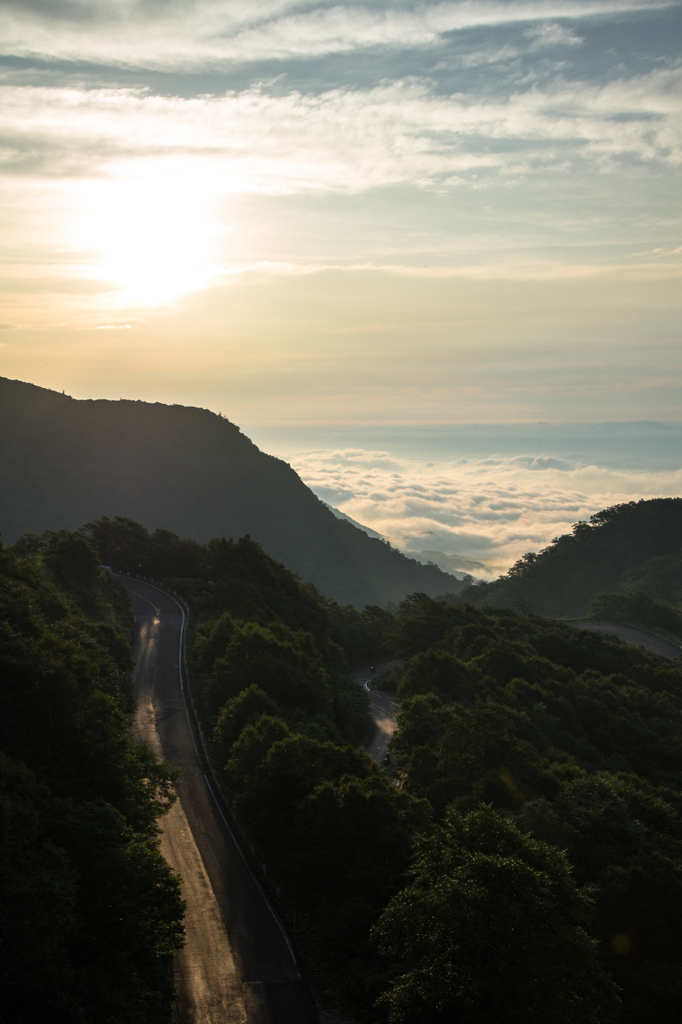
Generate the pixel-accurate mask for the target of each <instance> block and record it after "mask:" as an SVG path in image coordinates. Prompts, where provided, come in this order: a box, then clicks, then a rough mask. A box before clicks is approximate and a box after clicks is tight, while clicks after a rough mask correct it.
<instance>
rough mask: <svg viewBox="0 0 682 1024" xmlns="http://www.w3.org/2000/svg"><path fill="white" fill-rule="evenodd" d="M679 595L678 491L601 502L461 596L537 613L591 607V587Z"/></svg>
mask: <svg viewBox="0 0 682 1024" xmlns="http://www.w3.org/2000/svg"><path fill="white" fill-rule="evenodd" d="M607 592H609V593H612V594H628V593H630V594H634V593H636V594H640V595H644V596H645V597H647V598H649V599H651V600H654V601H665V602H667V603H668V604H672V605H675V604H679V603H680V602H682V498H652V499H650V500H642V501H629V502H626V503H624V504H622V505H613V506H612V507H611V508H606V509H603V511H601V512H597V513H596V515H593V516H592V517H591V518H590V521H589V522H588V523H584V522H583V523H576V524H575V526H574V527H573V532H572V533H567V534H564V535H563V536H561V537H557V538H555V539H554V540H553V541H552V543H551V544H550V545H549V547H547V548H545V549H544V550H543V551H540V552H539V553H537V554H536V553H535V552H529V553H528V554H526V555H524V556H523V558H520V559H519V561H518V562H517V563H516V565H514V566H512V568H511V569H510V570H509V572H508V573H507V574H506V576H501V577H500V578H499V579H498V580H495V582H494V583H487V584H482V585H478V586H476V587H471V588H469V589H468V590H464V591H462V592H461V595H460V596H461V599H462V600H465V601H471V602H473V603H475V604H479V605H492V606H494V607H498V608H502V607H512V608H517V609H520V610H525V611H534V612H536V613H537V614H538V615H551V616H566V617H568V616H579V615H587V614H591V612H590V607H591V605H592V603H593V602H594V600H595V598H596V597H597V596H598V595H599V594H604V593H607Z"/></svg>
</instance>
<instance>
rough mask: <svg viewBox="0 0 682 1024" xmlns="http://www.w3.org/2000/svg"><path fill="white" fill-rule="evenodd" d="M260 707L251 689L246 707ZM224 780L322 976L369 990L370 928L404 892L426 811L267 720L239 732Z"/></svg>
mask: <svg viewBox="0 0 682 1024" xmlns="http://www.w3.org/2000/svg"><path fill="white" fill-rule="evenodd" d="M257 700H262V698H260V697H258V695H257V693H256V692H254V691H253V690H252V691H251V693H250V694H249V695H248V697H247V696H246V695H245V698H244V705H243V706H246V705H247V704H250V705H255V704H256V701H257ZM223 778H224V783H225V786H226V788H227V790H228V792H229V794H230V798H231V803H232V806H233V807H234V809H235V811H236V813H237V815H238V817H239V820H240V822H241V823H242V825H243V827H244V828H246V830H247V832H248V835H249V837H250V838H251V839H252V840H253V842H254V843H255V845H256V847H257V850H258V854H259V857H260V858H261V859H263V860H265V861H266V862H267V863H268V865H269V871H271V872H273V873H274V876H275V878H276V880H277V884H278V885H279V886H281V887H282V889H283V891H284V893H285V899H286V901H287V904H288V905H289V906H293V907H295V908H296V914H297V920H298V928H299V933H301V929H302V930H303V931H304V932H305V933H306V934H308V935H312V936H314V940H315V943H316V945H317V949H318V958H321V960H322V961H323V962H324V964H325V971H326V973H327V974H328V975H329V976H332V977H334V978H335V979H336V982H337V984H339V985H341V986H342V987H345V988H350V987H352V986H357V985H361V986H363V987H364V986H365V985H367V983H368V974H369V973H371V964H372V957H371V951H370V949H369V947H368V933H369V928H370V926H371V925H372V924H373V922H374V921H376V919H377V917H378V914H379V913H380V911H381V910H382V908H383V907H384V906H385V905H386V903H387V901H388V900H389V899H390V897H391V896H392V895H393V894H394V893H395V892H396V890H397V888H398V886H399V884H400V880H401V876H402V874H403V872H404V870H405V869H406V867H407V864H408V861H409V856H410V850H411V845H412V841H411V833H412V832H413V831H414V830H415V829H423V828H425V827H426V826H427V824H428V821H429V809H428V807H427V806H426V804H425V803H424V802H423V801H418V800H415V798H414V797H411V796H409V795H407V794H405V793H401V792H399V791H398V790H396V789H394V788H393V787H391V786H389V785H388V784H387V783H386V781H385V779H384V778H383V776H382V775H381V773H380V772H379V770H378V769H377V767H376V765H375V764H374V763H373V762H372V761H371V760H370V759H369V758H368V757H367V755H366V754H365V753H364V752H363V751H361V750H359V749H358V748H357V747H352V746H345V747H340V746H338V745H337V744H334V743H329V742H320V741H319V740H316V739H313V738H311V737H310V736H305V735H302V734H301V733H294V732H292V731H291V730H290V729H289V728H288V726H287V725H286V723H285V722H283V721H282V720H281V719H278V718H275V717H273V716H271V715H263V716H262V717H260V718H259V719H258V720H257V721H256V722H255V723H253V724H248V725H247V726H246V727H245V728H244V729H243V731H242V733H241V735H240V736H239V738H238V739H237V740H236V742H234V743H233V746H232V752H231V757H230V759H229V761H228V762H227V765H226V768H225V772H224V775H223ZM356 994H357V993H356Z"/></svg>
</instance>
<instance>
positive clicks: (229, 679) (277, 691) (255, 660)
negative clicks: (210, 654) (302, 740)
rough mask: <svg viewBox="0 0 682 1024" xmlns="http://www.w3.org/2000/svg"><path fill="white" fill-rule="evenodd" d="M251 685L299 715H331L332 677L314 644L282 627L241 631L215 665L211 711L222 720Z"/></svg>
mask: <svg viewBox="0 0 682 1024" xmlns="http://www.w3.org/2000/svg"><path fill="white" fill-rule="evenodd" d="M251 685H253V686H257V687H259V688H260V689H261V690H263V691H264V692H265V693H267V694H268V695H269V696H270V697H271V698H272V699H273V701H275V703H276V704H278V705H280V706H281V707H283V708H286V709H288V710H290V711H292V712H294V713H296V712H299V713H305V714H306V715H309V716H310V717H315V716H316V715H326V714H328V713H329V710H330V706H331V692H330V688H329V683H328V677H327V674H326V672H325V671H324V669H323V667H322V663H321V659H320V656H319V654H318V652H317V649H316V647H315V644H314V642H313V638H312V637H311V635H310V634H309V633H304V632H302V631H297V632H294V631H293V630H291V629H289V628H288V627H287V626H285V625H283V624H282V623H276V622H273V623H271V624H270V625H269V626H260V625H259V624H258V623H256V622H246V623H239V624H238V625H236V626H235V629H234V632H233V634H232V637H231V639H230V641H229V643H228V645H227V649H226V651H225V654H224V655H223V656H222V657H221V658H218V659H216V661H215V662H214V663H213V670H212V672H211V676H210V678H209V681H208V683H207V685H206V689H205V699H206V704H207V707H208V709H209V711H210V712H211V713H213V714H217V712H218V709H219V708H222V707H223V705H224V704H225V703H226V702H227V701H228V700H230V698H232V697H236V696H237V695H238V694H239V693H240V692H241V691H242V690H243V689H244V688H245V687H248V686H251Z"/></svg>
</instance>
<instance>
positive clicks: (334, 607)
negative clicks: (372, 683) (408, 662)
mask: <svg viewBox="0 0 682 1024" xmlns="http://www.w3.org/2000/svg"><path fill="white" fill-rule="evenodd" d="M329 612H330V616H331V628H332V635H333V637H334V640H335V641H336V643H337V644H339V646H340V647H342V648H343V650H344V652H345V654H346V657H347V659H348V661H349V663H350V664H351V665H353V666H362V665H369V664H373V663H374V662H375V661H378V660H379V656H380V653H381V651H382V648H383V644H384V637H385V634H386V633H387V632H388V631H389V630H390V629H391V627H392V626H393V615H392V614H391V612H389V611H388V610H387V609H385V608H380V607H379V606H378V605H375V604H374V605H367V607H366V608H365V609H364V610H363V611H359V610H358V609H357V608H354V607H353V606H352V605H350V604H348V605H345V606H341V605H339V604H337V603H336V602H335V601H334V602H332V603H331V604H330V605H329Z"/></svg>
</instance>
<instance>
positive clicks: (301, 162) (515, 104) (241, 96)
mask: <svg viewBox="0 0 682 1024" xmlns="http://www.w3.org/2000/svg"><path fill="white" fill-rule="evenodd" d="M0 110H1V112H0V132H1V133H2V145H1V148H0V167H2V169H4V171H5V173H10V174H14V175H16V174H19V175H21V174H31V175H35V174H43V175H51V176H52V175H67V176H80V175H87V174H98V173H99V174H106V173H114V171H115V169H116V168H118V169H119V172H120V173H127V174H130V173H139V174H142V175H144V173H145V166H146V165H148V172H149V173H152V171H153V172H154V173H163V170H164V168H165V169H166V170H167V171H168V172H171V171H173V172H175V173H180V174H181V173H182V172H183V169H186V162H187V161H191V162H192V166H193V167H194V170H195V172H198V170H199V168H202V169H203V171H202V173H204V175H205V179H206V182H208V183H211V184H212V185H213V187H216V188H219V189H224V190H226V191H234V192H255V193H258V192H260V193H271V194H277V193H280V194H281V193H290V192H296V191H310V190H315V191H325V190H332V191H341V192H354V191H358V190H362V189H368V188H373V187H380V186H387V185H397V184H405V183H409V184H416V185H419V186H422V187H429V188H445V189H448V188H450V187H453V186H454V187H461V186H462V184H466V185H469V186H470V187H474V188H480V187H481V186H490V185H491V184H493V183H499V184H503V185H505V186H507V187H509V185H514V184H515V183H518V182H519V181H521V180H525V179H526V178H533V177H535V176H538V175H540V176H542V177H545V178H546V177H547V175H548V174H552V173H554V174H556V173H563V174H565V173H568V172H570V168H571V166H572V163H574V162H575V161H580V163H581V168H582V170H583V171H584V170H585V166H586V165H592V166H593V168H594V169H596V170H603V171H609V172H610V173H618V172H619V171H621V170H623V166H624V163H625V164H627V162H628V161H630V162H632V161H636V162H640V163H648V164H659V165H671V166H678V165H679V163H680V162H681V161H682V126H681V124H680V114H681V113H682V67H678V68H674V69H672V68H670V69H660V70H656V71H653V72H651V73H650V74H647V75H643V76H640V77H637V78H631V79H629V80H619V81H614V82H611V83H609V84H608V85H605V86H602V87H596V86H589V85H587V84H586V83H574V84H572V85H570V86H569V85H567V84H566V83H564V82H561V81H558V82H557V83H555V84H554V85H553V86H552V87H549V88H547V89H545V90H544V91H542V90H540V89H538V88H536V87H531V88H528V89H526V90H525V91H520V92H516V93H514V94H513V95H510V96H509V97H508V99H506V100H505V101H486V100H484V99H481V98H477V97H467V96H439V95H434V93H433V92H432V91H431V89H430V86H429V84H428V83H427V82H425V81H404V82H399V83H394V84H388V85H382V86H377V87H376V88H373V89H367V90H349V89H333V90H329V91H327V92H325V93H323V94H321V95H319V96H305V95H302V94H301V93H297V92H293V93H289V94H287V95H270V94H268V93H267V92H266V91H264V90H263V89H247V90H244V91H242V92H238V93H231V94H228V95H226V96H222V97H197V98H193V99H180V98H177V97H174V98H168V97H160V96H151V95H147V94H146V93H145V92H144V91H143V90H135V89H93V90H87V91H82V90H78V89H51V88H31V87H5V88H4V89H2V90H0ZM484 143H486V145H484ZM183 162H184V163H185V168H183ZM126 168H127V170H126Z"/></svg>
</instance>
